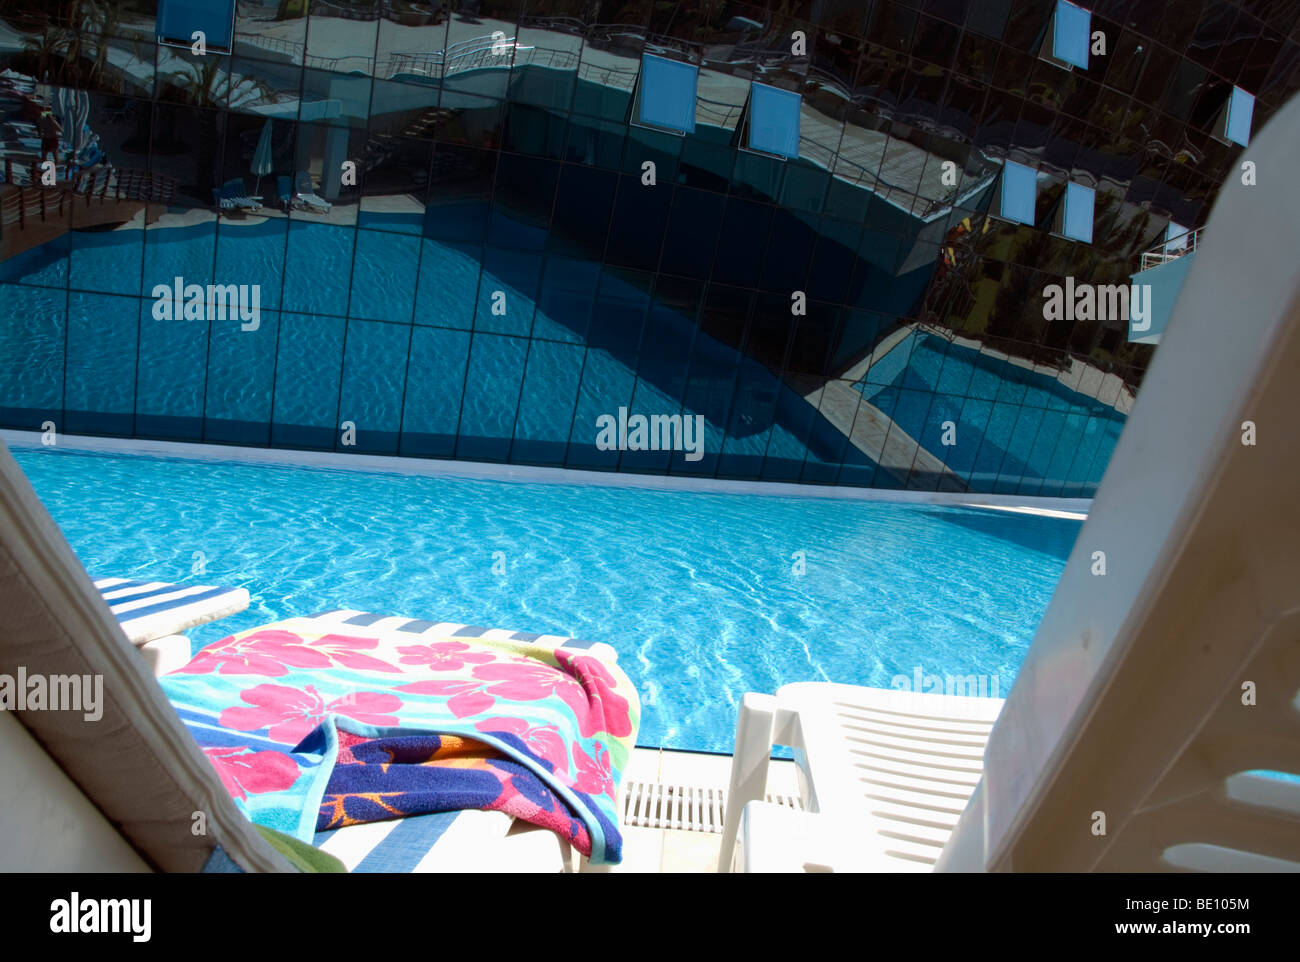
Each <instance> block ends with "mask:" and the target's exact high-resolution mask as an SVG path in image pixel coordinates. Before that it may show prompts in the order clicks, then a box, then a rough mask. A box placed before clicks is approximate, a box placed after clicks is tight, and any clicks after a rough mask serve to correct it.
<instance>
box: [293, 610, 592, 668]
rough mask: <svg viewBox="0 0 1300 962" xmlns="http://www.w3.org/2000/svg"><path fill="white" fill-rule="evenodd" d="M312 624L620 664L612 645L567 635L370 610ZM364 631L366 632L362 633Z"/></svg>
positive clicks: (322, 617)
mask: <svg viewBox="0 0 1300 962" xmlns="http://www.w3.org/2000/svg"><path fill="white" fill-rule="evenodd" d="M312 620H313V621H320V622H324V623H325V624H328V625H332V626H336V627H337V628H338V630H340V631H346V630H348V629H351V630H353V631H359V632H360V633H362V634H378V633H382V632H388V631H402V632H409V633H410V634H411V635H412V636H417V637H418V636H420V635H426V636H428V637H430V638H490V639H495V640H500V641H506V640H512V641H529V642H533V643H534V644H538V645H545V646H547V647H548V648H571V649H580V650H585V651H588V652H590V653H591V654H593V655H595V656H597V657H598V658H602V659H604V660H605V661H609V662H615V661H618V652H617V651H616V650H615V649H614V647H613V646H612V645H607V644H605V642H603V641H584V640H582V639H580V638H569V637H567V636H565V635H542V634H536V633H534V632H531V631H511V630H510V629H509V628H483V627H480V626H478V625H462V624H460V623H459V622H454V621H425V620H421V619H418V618H403V617H398V616H393V615H376V614H372V613H370V612H367V611H355V610H353V609H350V608H339V609H336V610H334V611H326V612H322V613H321V614H319V615H314V616H313V617H312ZM361 629H364V631H361Z"/></svg>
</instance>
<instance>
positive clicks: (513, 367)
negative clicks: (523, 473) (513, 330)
mask: <svg viewBox="0 0 1300 962" xmlns="http://www.w3.org/2000/svg"><path fill="white" fill-rule="evenodd" d="M527 356H528V342H527V341H526V340H524V339H523V338H521V337H503V336H502V335H500V334H479V333H476V334H474V341H473V345H472V347H471V350H470V362H469V373H468V374H467V376H466V378H465V399H464V402H463V404H462V407H461V412H460V437H458V438H457V440H456V457H458V458H462V459H469V460H482V461H504V460H506V458H507V457H508V456H509V454H510V440H511V438H512V437H514V432H515V408H516V406H517V405H518V403H519V388H520V385H521V383H522V382H523V377H524V361H525V359H526V358H527Z"/></svg>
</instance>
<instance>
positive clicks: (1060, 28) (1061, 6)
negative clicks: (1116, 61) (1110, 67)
mask: <svg viewBox="0 0 1300 962" xmlns="http://www.w3.org/2000/svg"><path fill="white" fill-rule="evenodd" d="M1091 39H1092V13H1091V11H1088V10H1085V9H1083V7H1076V6H1075V5H1074V4H1072V3H1066V2H1065V0H1057V4H1056V31H1055V33H1053V34H1052V54H1053V56H1055V57H1056V59H1058V60H1064V61H1065V62H1066V63H1068V64H1073V65H1074V66H1076V67H1082V68H1083V69H1084V70H1087V69H1088V45H1089V43H1090V42H1091Z"/></svg>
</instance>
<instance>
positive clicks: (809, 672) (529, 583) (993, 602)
mask: <svg viewBox="0 0 1300 962" xmlns="http://www.w3.org/2000/svg"><path fill="white" fill-rule="evenodd" d="M14 455H15V457H16V458H17V460H18V462H19V464H20V465H21V466H22V467H23V469H24V471H26V473H27V475H28V477H29V478H30V479H31V481H32V484H33V485H34V487H35V488H36V491H37V493H38V494H39V495H40V497H41V499H42V500H43V501H44V503H45V504H46V506H47V507H48V508H49V510H50V512H51V514H53V516H54V518H55V520H56V521H57V522H58V523H59V525H60V526H61V527H62V529H63V531H64V533H65V534H66V536H67V538H68V541H69V542H70V543H71V545H72V547H73V548H74V550H75V551H76V552H77V554H78V556H79V557H80V558H81V560H82V562H83V563H84V564H85V565H86V567H87V568H88V569H89V571H90V573H91V574H92V575H93V576H96V577H105V576H122V577H132V578H150V579H157V580H164V581H182V580H189V581H191V582H193V581H195V580H200V581H201V582H204V583H210V584H221V585H232V586H233V585H240V586H244V587H246V588H248V590H249V592H250V594H251V595H252V604H251V606H250V608H249V610H248V611H245V612H243V613H241V614H240V615H237V616H235V617H232V618H227V619H224V620H222V621H220V622H216V623H213V624H211V625H207V626H203V627H201V628H199V629H197V630H195V631H194V632H192V634H191V637H192V638H193V640H194V642H195V644H196V645H201V644H207V643H209V642H212V641H215V640H216V639H218V638H220V637H222V636H224V635H226V634H228V633H230V632H232V631H236V630H242V629H246V628H250V627H253V626H255V625H258V624H261V623H264V622H267V621H270V620H274V619H277V618H285V617H290V616H294V615H310V614H315V613H317V612H320V611H325V610H329V609H333V608H359V609H362V610H370V611H376V612H382V613H388V614H401V615H409V616H410V617H413V618H431V619H434V620H445V621H457V622H464V623H467V624H476V625H487V626H492V627H501V628H510V629H514V630H519V631H537V632H547V633H558V634H564V635H571V636H575V637H579V638H586V639H591V640H595V641H605V642H608V643H610V644H611V645H613V646H614V647H615V648H616V649H617V650H618V652H619V659H620V663H621V664H622V665H623V666H624V668H625V670H626V671H627V672H628V674H629V676H630V677H631V678H632V680H633V682H634V683H635V684H636V686H637V689H638V691H639V692H640V693H641V696H642V699H643V703H644V717H643V722H642V730H641V734H640V738H639V741H640V743H641V744H643V745H651V746H654V745H659V746H665V747H671V748H682V749H694V750H702V751H730V749H731V744H732V738H733V734H734V726H735V711H736V705H737V703H738V701H739V698H740V696H741V695H742V694H743V693H744V692H746V691H760V692H770V691H772V690H774V689H775V688H776V687H778V686H779V685H782V684H785V683H787V682H794V681H824V680H830V681H839V682H849V683H856V684H867V685H876V686H881V687H889V686H890V684H891V681H892V680H893V679H894V678H895V676H900V675H902V676H906V677H907V678H909V679H911V678H913V677H915V674H916V672H917V670H918V669H919V670H920V671H921V672H922V673H923V674H924V675H935V676H962V677H965V676H981V677H983V678H985V679H988V685H987V688H988V689H989V691H988V693H990V694H991V693H992V691H991V687H992V685H993V684H996V685H997V688H998V691H999V693H1000V694H1002V695H1005V694H1006V693H1007V691H1008V690H1009V689H1010V686H1011V681H1012V679H1013V678H1014V677H1015V673H1016V671H1017V669H1018V668H1019V666H1020V663H1021V660H1022V658H1023V656H1024V653H1025V651H1026V649H1027V648H1028V645H1029V643H1030V641H1031V639H1032V637H1033V634H1034V630H1035V628H1036V627H1037V624H1038V622H1039V620H1040V619H1041V617H1042V614H1043V612H1044V610H1045V609H1046V606H1047V602H1048V599H1049V598H1050V596H1051V594H1052V591H1053V589H1054V587H1055V584H1056V581H1057V579H1058V578H1059V576H1060V573H1061V571H1062V569H1063V568H1064V565H1065V559H1066V557H1067V556H1068V554H1069V551H1070V549H1071V547H1072V545H1073V542H1074V539H1075V537H1076V536H1077V534H1078V530H1079V527H1080V523H1079V522H1077V521H1070V520H1064V519H1056V518H1048V517H1039V516H1030V515H1020V514H1012V513H1007V512H1001V511H989V510H981V509H972V508H960V507H938V506H931V505H908V504H897V503H884V502H877V501H865V500H838V499H828V498H801V497H780V496H771V495H739V494H729V493H728V494H720V493H700V492H685V491H682V492H678V491H660V490H650V489H644V488H630V487H613V486H590V485H577V484H551V483H534V482H519V481H489V480H480V479H465V478H455V477H442V476H418V475H409V474H381V473H370V472H363V471H353V470H343V469H328V468H317V467H299V466H289V465H268V464H252V463H239V462H233V461H201V460H183V459H170V458H158V457H149V456H140V455H119V454H104V453H86V452H77V451H70V450H60V449H54V448H50V449H46V448H31V447H15V448H14ZM199 561H201V562H202V572H201V574H199V573H195V566H196V563H197V562H199Z"/></svg>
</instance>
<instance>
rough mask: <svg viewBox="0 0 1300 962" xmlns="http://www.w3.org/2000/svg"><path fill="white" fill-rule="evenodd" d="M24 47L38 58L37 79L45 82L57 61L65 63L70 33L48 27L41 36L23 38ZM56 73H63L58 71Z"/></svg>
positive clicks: (59, 28)
mask: <svg viewBox="0 0 1300 962" xmlns="http://www.w3.org/2000/svg"><path fill="white" fill-rule="evenodd" d="M23 46H24V47H26V48H27V52H28V53H30V54H31V55H32V56H33V57H35V58H36V79H37V80H45V79H46V78H47V77H48V76H49V74H50V69H51V67H52V66H54V63H55V61H56V60H58V61H63V60H64V59H65V58H66V56H67V50H68V31H66V30H64V29H63V28H62V27H49V26H47V27H46V28H45V29H44V30H42V31H41V32H40V33H39V34H36V35H34V36H33V35H28V36H25V37H23ZM55 72H56V73H61V71H60V70H57V69H56V71H55Z"/></svg>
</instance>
